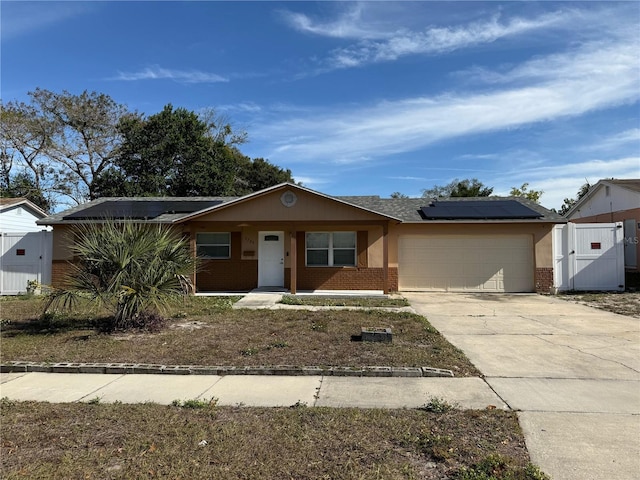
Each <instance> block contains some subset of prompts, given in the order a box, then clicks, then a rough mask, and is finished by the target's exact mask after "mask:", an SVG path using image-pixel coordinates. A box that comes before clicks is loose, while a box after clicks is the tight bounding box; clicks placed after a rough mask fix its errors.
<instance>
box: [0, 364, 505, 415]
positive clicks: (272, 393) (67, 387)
mask: <svg viewBox="0 0 640 480" xmlns="http://www.w3.org/2000/svg"><path fill="white" fill-rule="evenodd" d="M0 383H1V384H0V397H8V398H9V399H12V400H35V401H45V402H52V403H63V402H88V401H91V400H94V399H96V398H97V399H99V400H100V401H101V402H115V401H120V402H123V403H143V402H155V403H159V404H165V405H166V404H170V403H171V402H173V401H174V400H192V399H202V400H209V399H211V398H212V397H215V398H217V399H218V404H219V405H225V406H236V405H246V406H260V407H279V406H291V405H294V404H295V403H296V402H301V403H305V404H307V405H308V406H323V407H359V408H417V407H420V406H422V405H424V404H426V403H428V402H429V400H431V399H432V398H433V397H438V398H441V399H444V400H446V401H448V402H449V403H452V404H453V403H457V404H459V405H460V406H461V407H462V408H472V409H484V408H487V407H490V406H491V407H496V408H503V409H506V408H507V406H506V405H505V403H504V402H502V401H501V400H500V398H499V397H498V396H497V395H496V394H495V393H494V392H493V391H492V390H491V388H490V387H489V386H488V385H487V384H486V383H485V382H484V381H483V380H482V379H480V378H477V377H470V378H418V377H413V378H412V377H409V378H392V377H372V378H368V377H328V376H291V377H289V376H266V375H225V376H218V375H136V374H126V375H117V374H75V373H39V372H31V373H3V374H0Z"/></svg>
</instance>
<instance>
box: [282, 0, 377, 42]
mask: <svg viewBox="0 0 640 480" xmlns="http://www.w3.org/2000/svg"><path fill="white" fill-rule="evenodd" d="M363 12H364V5H363V4H362V3H353V4H351V5H349V6H348V8H347V9H346V10H343V11H342V12H341V14H340V16H339V17H338V18H337V19H335V20H332V21H328V22H322V21H315V20H313V19H312V18H311V17H309V16H308V15H305V14H303V13H296V12H291V11H288V10H284V11H281V15H282V18H283V19H284V21H285V22H286V23H287V24H289V25H290V26H291V27H292V28H294V29H295V30H298V31H299V32H304V33H309V34H313V35H320V36H323V37H332V38H347V39H372V38H381V37H386V36H389V33H385V32H384V30H380V27H379V25H376V24H368V23H366V22H364V21H363Z"/></svg>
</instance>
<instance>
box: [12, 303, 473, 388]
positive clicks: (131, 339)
mask: <svg viewBox="0 0 640 480" xmlns="http://www.w3.org/2000/svg"><path fill="white" fill-rule="evenodd" d="M232 300H233V299H232ZM232 300H230V299H228V298H220V297H190V298H188V299H187V301H186V302H185V303H184V304H181V305H179V306H177V307H176V308H174V310H173V311H172V312H170V315H171V316H172V318H171V321H170V325H169V327H168V328H166V329H164V330H162V331H160V332H158V333H126V334H125V333H122V334H104V333H101V332H100V322H101V320H100V315H102V316H104V312H94V313H93V314H91V315H87V314H85V315H81V314H79V313H77V314H75V315H73V316H67V315H60V314H54V315H49V316H47V317H46V318H45V319H42V320H38V319H37V318H36V317H37V315H38V314H39V313H40V310H39V307H38V303H37V300H21V299H16V300H13V301H3V302H2V303H0V308H2V312H1V317H2V319H3V326H2V332H1V336H2V337H1V338H2V352H1V357H0V358H1V359H2V361H9V360H22V361H37V362H124V363H159V364H176V365H235V366H252V365H265V366H275V365H294V366H304V365H319V366H346V367H361V366H367V365H384V366H396V367H400V366H407V367H410V366H428V367H434V368H444V369H450V370H452V371H453V372H454V374H455V375H456V376H476V375H479V372H478V371H477V370H476V368H475V367H474V366H473V365H472V364H471V363H470V362H469V360H468V359H467V358H466V357H465V356H464V354H463V353H462V352H461V351H460V350H458V349H457V348H455V347H454V346H452V345H451V344H450V343H449V342H447V341H446V340H445V339H444V337H442V336H441V335H440V334H439V333H438V332H437V331H436V330H435V329H434V328H433V327H432V326H431V325H430V324H429V323H428V322H427V321H426V320H425V319H424V317H421V316H418V315H414V314H410V313H406V312H402V313H395V312H385V311H379V310H375V311H374V310H368V311H362V310H358V311H330V310H322V311H317V312H307V311H296V310H232V309H231V308H230V307H231V304H232ZM361 327H390V328H391V329H392V331H393V343H392V344H384V343H368V342H353V341H351V336H353V335H359V334H360V330H361Z"/></svg>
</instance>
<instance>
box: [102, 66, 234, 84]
mask: <svg viewBox="0 0 640 480" xmlns="http://www.w3.org/2000/svg"><path fill="white" fill-rule="evenodd" d="M111 80H121V81H128V82H131V81H139V80H173V81H176V82H179V83H219V82H228V81H229V79H228V78H226V77H223V76H221V75H218V74H216V73H210V72H201V71H199V70H173V69H170V68H162V67H160V66H158V65H154V66H151V67H147V68H143V69H142V70H140V71H137V72H118V75H117V76H116V77H113V78H111Z"/></svg>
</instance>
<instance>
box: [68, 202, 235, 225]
mask: <svg viewBox="0 0 640 480" xmlns="http://www.w3.org/2000/svg"><path fill="white" fill-rule="evenodd" d="M221 203H222V200H107V201H105V202H102V203H98V204H97V205H93V206H91V207H88V208H85V209H84V210H80V211H78V212H75V213H72V214H70V215H67V216H65V217H63V220H89V219H91V220H97V219H104V218H113V219H123V218H131V219H135V220H145V219H146V220H151V219H153V218H156V217H158V216H160V215H162V214H165V213H193V212H197V211H200V210H203V209H205V208H209V207H213V206H214V205H219V204H221Z"/></svg>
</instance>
